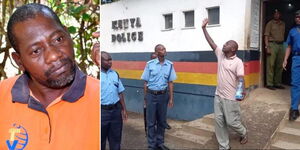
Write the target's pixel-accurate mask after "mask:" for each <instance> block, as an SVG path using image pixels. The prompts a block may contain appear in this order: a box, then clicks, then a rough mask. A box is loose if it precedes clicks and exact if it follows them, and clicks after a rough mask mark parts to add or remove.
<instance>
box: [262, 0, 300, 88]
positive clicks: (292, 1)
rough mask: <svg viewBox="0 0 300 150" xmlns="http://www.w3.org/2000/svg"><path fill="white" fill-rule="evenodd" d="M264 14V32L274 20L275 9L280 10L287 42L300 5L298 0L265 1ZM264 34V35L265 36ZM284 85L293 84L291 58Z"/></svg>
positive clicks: (263, 51) (264, 57) (284, 75)
mask: <svg viewBox="0 0 300 150" xmlns="http://www.w3.org/2000/svg"><path fill="white" fill-rule="evenodd" d="M262 8H263V13H262V24H263V27H262V32H263V33H264V31H265V26H266V24H267V23H268V21H270V20H272V18H273V13H274V11H275V9H278V10H279V11H280V12H281V19H282V20H283V21H284V22H285V36H284V37H285V38H284V39H285V41H286V38H287V35H288V33H289V31H290V29H291V28H292V27H293V26H294V25H295V22H294V16H295V12H296V11H297V10H299V9H300V3H299V2H298V1H297V0H265V1H263V5H262ZM263 35H264V34H262V36H263ZM261 39H262V41H261V42H262V49H263V50H262V53H263V55H262V57H263V59H262V60H263V64H264V66H263V68H264V72H265V73H264V85H266V64H267V63H266V53H265V49H264V47H265V44H264V36H263V37H262V38H261ZM284 45H285V46H284V50H285V48H286V44H284ZM282 83H283V84H285V85H290V84H291V59H290V58H289V60H288V64H287V70H286V71H285V70H284V71H283V72H282Z"/></svg>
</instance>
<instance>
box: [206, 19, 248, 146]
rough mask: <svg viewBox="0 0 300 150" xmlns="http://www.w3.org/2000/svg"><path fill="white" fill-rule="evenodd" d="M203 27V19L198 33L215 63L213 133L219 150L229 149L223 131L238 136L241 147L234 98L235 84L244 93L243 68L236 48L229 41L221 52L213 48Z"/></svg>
mask: <svg viewBox="0 0 300 150" xmlns="http://www.w3.org/2000/svg"><path fill="white" fill-rule="evenodd" d="M207 23H208V19H204V20H203V24H202V30H203V33H204V36H205V38H206V40H207V42H208V44H209V45H210V47H211V48H212V49H213V51H214V52H215V54H216V56H217V59H218V73H217V75H218V84H217V89H216V93H215V94H216V95H215V98H214V115H215V132H216V137H217V140H218V143H219V149H222V150H223V149H230V145H229V134H228V129H227V127H230V128H232V129H233V130H234V131H236V132H237V133H238V134H239V135H240V143H241V144H245V143H247V141H248V139H247V130H246V128H245V127H244V125H243V124H242V123H241V119H240V114H241V112H240V105H239V102H238V101H237V100H236V97H235V94H236V91H237V84H238V81H240V82H242V89H244V88H243V87H244V65H243V62H242V60H241V59H239V58H238V57H237V56H236V52H237V50H238V44H237V43H236V42H235V41H233V40H229V41H227V42H226V43H225V44H224V45H223V49H221V48H219V47H217V45H216V44H215V42H214V41H213V40H212V38H211V37H210V35H209V34H208V32H207V30H206V25H207ZM241 100H242V99H241Z"/></svg>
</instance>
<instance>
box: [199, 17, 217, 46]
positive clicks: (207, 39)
mask: <svg viewBox="0 0 300 150" xmlns="http://www.w3.org/2000/svg"><path fill="white" fill-rule="evenodd" d="M207 23H208V19H207V18H205V19H204V20H203V22H202V30H203V33H204V36H205V39H206V41H207V42H208V44H209V46H210V47H211V48H212V49H213V50H215V49H216V48H217V45H216V44H215V42H214V41H213V39H212V38H211V37H210V35H209V34H208V32H207V30H206V25H207Z"/></svg>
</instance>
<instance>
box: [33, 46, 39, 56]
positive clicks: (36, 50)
mask: <svg viewBox="0 0 300 150" xmlns="http://www.w3.org/2000/svg"><path fill="white" fill-rule="evenodd" d="M40 52H41V49H40V48H37V49H34V50H33V51H32V54H33V55H37V54H39V53H40Z"/></svg>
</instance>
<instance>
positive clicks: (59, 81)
mask: <svg viewBox="0 0 300 150" xmlns="http://www.w3.org/2000/svg"><path fill="white" fill-rule="evenodd" d="M7 35H8V39H9V41H10V44H11V46H12V47H13V48H14V50H15V52H13V53H12V57H13V59H14V60H15V62H16V63H17V65H18V66H19V69H20V70H21V71H23V72H24V73H23V74H21V75H19V76H16V77H12V78H9V79H6V80H4V81H2V82H1V83H0V135H1V136H0V149H47V150H54V149H55V150H75V149H78V150H82V149H89V150H99V126H100V124H99V122H100V121H99V113H100V112H99V110H100V107H99V99H100V98H99V91H100V88H99V80H97V79H94V78H92V77H89V76H87V75H85V74H84V73H83V72H81V71H80V70H79V68H78V66H77V65H76V63H75V59H74V50H73V42H72V38H71V37H70V34H69V33H68V31H67V29H66V28H64V26H63V25H62V24H61V22H60V20H59V18H58V17H57V16H56V14H55V13H54V12H53V11H52V10H51V9H50V8H48V7H47V6H44V5H41V4H28V5H23V6H21V7H19V8H18V9H17V10H16V11H15V12H14V13H13V14H12V16H11V17H10V19H9V22H8V25H7Z"/></svg>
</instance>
